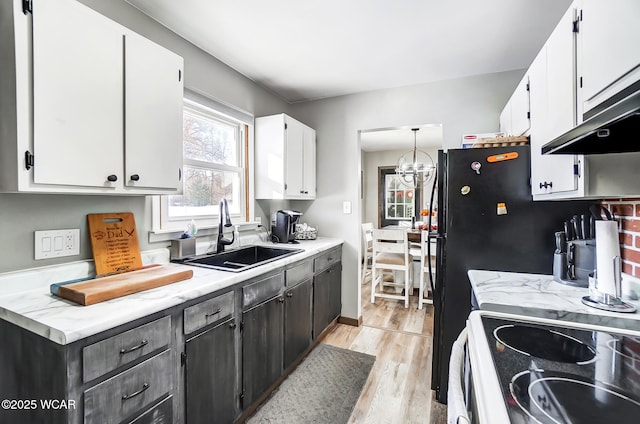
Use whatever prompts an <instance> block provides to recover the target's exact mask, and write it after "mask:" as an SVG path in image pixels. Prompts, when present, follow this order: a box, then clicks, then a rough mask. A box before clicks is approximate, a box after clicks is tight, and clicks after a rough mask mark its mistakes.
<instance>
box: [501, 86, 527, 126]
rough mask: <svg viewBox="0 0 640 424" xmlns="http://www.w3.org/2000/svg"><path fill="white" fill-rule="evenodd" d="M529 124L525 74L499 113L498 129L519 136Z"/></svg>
mask: <svg viewBox="0 0 640 424" xmlns="http://www.w3.org/2000/svg"><path fill="white" fill-rule="evenodd" d="M530 126H531V119H530V106H529V75H527V74H525V76H524V77H523V78H522V79H521V80H520V82H519V83H518V86H517V87H516V89H515V91H514V92H513V94H512V95H511V98H510V99H509V101H508V102H507V104H506V106H505V107H504V109H503V110H502V113H501V114H500V131H501V132H504V133H506V134H507V135H509V136H519V135H523V134H525V133H526V132H527V131H528V130H529V128H530Z"/></svg>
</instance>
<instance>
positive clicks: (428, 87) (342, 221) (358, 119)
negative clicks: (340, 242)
mask: <svg viewBox="0 0 640 424" xmlns="http://www.w3.org/2000/svg"><path fill="white" fill-rule="evenodd" d="M523 72H524V71H523V70H517V71H509V72H502V73H497V74H489V75H480V76H474V77H469V78H463V79H456V80H448V81H441V82H437V83H429V84H422V85H417V86H411V87H402V88H395V89H389V90H380V91H374V92H367V93H361V94H354V95H349V96H341V97H334V98H330V99H324V100H317V101H313V102H308V103H300V104H295V105H293V106H294V107H293V110H292V113H293V116H294V117H296V118H297V119H300V120H301V121H303V122H305V123H306V124H307V125H309V126H311V127H313V128H315V129H316V131H317V164H318V166H317V186H318V191H317V197H318V198H317V200H316V201H315V202H313V203H311V204H310V205H309V206H308V208H307V209H306V211H305V219H306V220H307V221H308V222H314V223H315V224H316V225H318V227H319V228H320V232H321V234H322V235H323V236H331V237H341V238H343V239H344V240H345V245H344V249H343V271H342V276H343V280H342V281H343V285H342V315H343V316H346V317H350V318H359V317H360V305H359V301H358V299H359V292H360V285H359V284H358V282H359V278H358V272H359V266H358V263H359V262H358V253H359V249H360V244H361V243H360V232H361V230H360V217H361V216H362V211H361V208H362V205H361V203H360V171H361V167H362V162H361V151H360V146H359V145H358V143H359V142H358V130H363V129H371V128H390V127H400V126H408V125H418V124H421V123H424V122H438V123H442V125H443V136H444V143H443V144H444V147H446V148H451V147H458V146H459V145H460V139H461V136H462V134H466V133H473V132H492V131H497V130H498V127H499V121H498V119H499V115H500V111H501V110H502V108H503V107H504V105H505V104H506V102H507V100H508V98H509V96H510V95H511V93H513V90H514V89H515V86H516V84H517V83H518V81H519V80H520V78H522V75H523ZM343 201H350V202H352V205H353V208H352V209H353V211H352V213H351V214H350V215H344V214H343V213H342V202H343Z"/></svg>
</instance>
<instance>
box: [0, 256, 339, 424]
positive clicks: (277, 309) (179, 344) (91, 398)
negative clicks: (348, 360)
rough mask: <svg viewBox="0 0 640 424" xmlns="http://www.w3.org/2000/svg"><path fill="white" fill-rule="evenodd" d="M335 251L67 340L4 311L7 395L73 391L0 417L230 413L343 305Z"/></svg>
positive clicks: (128, 419)
mask: <svg viewBox="0 0 640 424" xmlns="http://www.w3.org/2000/svg"><path fill="white" fill-rule="evenodd" d="M340 260H341V250H340V248H336V249H331V250H330V251H325V252H321V253H319V254H318V255H316V256H315V257H314V258H308V259H304V260H302V261H299V262H296V263H293V264H291V265H289V266H284V267H282V268H281V269H279V270H273V271H272V272H268V273H265V274H264V275H261V276H257V277H255V278H253V279H248V280H246V281H243V282H239V283H238V284H236V285H234V286H233V287H228V288H225V289H223V290H221V291H220V292H215V293H211V294H209V295H206V296H203V297H202V298H200V299H193V300H190V301H188V302H186V303H185V304H181V305H176V306H174V307H172V308H169V309H167V310H164V311H158V312H157V313H154V314H152V315H149V316H146V317H142V318H139V319H136V320H134V321H131V322H129V323H126V324H123V325H121V326H118V327H116V328H112V329H109V330H106V331H104V332H102V333H99V334H95V335H91V336H89V337H87V338H85V339H82V340H78V341H75V342H73V343H70V344H68V345H59V344H57V343H54V342H53V341H51V340H48V339H46V338H44V337H41V336H38V335H36V334H35V333H32V332H30V331H27V330H25V329H23V328H20V327H18V326H17V325H15V324H12V323H9V322H8V321H5V320H2V319H0V334H2V335H3V340H4V341H5V342H6V343H4V344H3V346H2V347H0V399H14V400H20V399H22V400H25V399H27V400H28V399H36V400H44V399H58V400H61V399H65V400H70V401H74V402H75V407H74V408H70V409H59V410H43V409H42V408H37V409H31V410H29V409H15V410H12V409H0V424H4V423H5V422H7V423H13V422H16V423H22V422H25V423H31V422H34V423H40V422H46V423H52V424H89V423H92V422H93V423H95V422H100V424H104V423H112V424H124V423H129V424H151V423H153V424H167V423H180V424H183V423H188V424H198V423H221V424H225V423H233V422H234V421H235V420H239V419H240V418H242V416H241V414H242V413H243V412H245V413H249V410H250V408H252V407H253V406H255V405H254V404H255V403H256V402H257V401H258V400H259V399H260V398H261V397H262V396H264V395H265V393H266V391H267V390H268V389H270V388H271V387H273V386H274V384H275V382H276V381H278V379H279V378H280V377H281V376H282V375H283V373H284V372H287V371H289V370H290V369H291V368H292V367H293V365H294V364H295V363H296V362H297V361H298V360H300V359H301V357H302V355H304V353H305V352H306V351H307V350H308V349H309V347H310V346H311V344H312V340H313V339H316V338H317V337H318V335H319V334H321V333H322V331H324V329H325V328H326V327H327V325H329V324H330V323H331V321H333V320H334V319H335V318H336V317H337V316H338V315H339V314H340V309H341V305H340V296H341V293H340V290H341V289H340V284H341V276H340V274H341V262H340ZM240 322H242V328H241V329H240V328H234V325H235V324H239V323H240ZM238 326H239V325H238ZM123 405H124V406H123Z"/></svg>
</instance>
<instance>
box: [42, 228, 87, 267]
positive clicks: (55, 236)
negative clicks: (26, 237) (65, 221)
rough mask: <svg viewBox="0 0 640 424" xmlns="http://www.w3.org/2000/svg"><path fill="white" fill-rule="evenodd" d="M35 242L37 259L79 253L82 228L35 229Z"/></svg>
mask: <svg viewBox="0 0 640 424" xmlns="http://www.w3.org/2000/svg"><path fill="white" fill-rule="evenodd" d="M33 244H34V257H35V259H36V260H38V259H48V258H58V257H62V256H75V255H79V254H80V229H78V228H75V229H66V230H45V231H35V233H34V243H33Z"/></svg>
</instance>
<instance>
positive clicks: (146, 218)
mask: <svg viewBox="0 0 640 424" xmlns="http://www.w3.org/2000/svg"><path fill="white" fill-rule="evenodd" d="M80 1H81V2H82V3H84V4H86V5H88V6H89V7H92V8H94V9H95V10H97V11H98V12H100V13H102V14H103V15H105V16H108V17H109V18H111V19H113V20H115V21H117V22H119V23H120V24H122V25H124V26H126V27H129V28H131V29H132V30H134V31H136V32H138V33H140V34H141V35H143V36H145V37H147V38H149V39H151V40H153V41H155V42H156V43H158V44H161V45H163V46H165V47H167V48H168V49H170V50H172V51H174V52H176V53H177V54H179V55H181V56H182V57H183V58H184V68H185V75H184V77H185V87H186V88H189V89H192V90H194V91H197V92H200V93H203V94H205V95H208V96H210V97H212V98H214V99H216V100H218V101H220V102H222V103H224V104H228V105H231V106H234V107H236V108H238V109H241V110H244V111H247V112H249V113H252V114H254V116H261V115H270V114H274V113H282V112H285V113H286V112H288V109H289V105H288V104H287V103H286V102H284V101H283V100H281V99H280V98H278V97H277V96H275V95H273V94H272V93H270V92H269V91H266V90H265V89H263V88H261V87H259V86H258V85H256V84H255V83H254V82H252V81H251V80H249V79H247V78H246V77H244V76H242V75H241V74H239V73H238V72H236V71H234V70H233V69H231V68H229V67H228V66H226V65H224V64H223V63H222V62H220V61H218V60H217V59H215V58H213V57H212V56H211V55H209V54H207V53H205V52H204V51H202V50H200V49H199V48H197V47H195V46H194V45H192V44H191V43H189V42H187V41H186V40H184V39H183V38H181V37H179V36H178V35H176V34H174V33H173V32H171V31H169V30H168V29H166V28H165V27H163V26H162V25H160V24H158V23H157V22H155V21H153V20H152V19H151V18H149V17H147V16H146V15H144V14H143V13H141V12H140V11H138V10H137V9H135V8H133V7H132V6H130V5H129V4H128V3H125V2H124V1H123V0H110V1H104V0H80ZM35 7H36V8H37V5H36V6H35ZM60 24H61V25H64V22H61V23H60ZM150 153H151V152H150ZM152 159H153V157H152V155H150V160H152ZM102 212H133V213H134V214H135V217H136V227H137V230H138V238H139V240H140V248H141V249H142V250H148V249H154V248H158V247H163V246H167V245H168V243H166V242H165V243H155V244H151V243H149V242H148V231H149V230H150V229H151V209H150V203H149V199H146V198H144V197H124V196H120V197H117V196H116V197H113V196H82V195H53V194H46V195H37V194H0V235H1V240H2V242H3V244H4V246H5V249H4V251H3V253H2V257H1V258H0V272H5V271H13V270H18V269H24V268H31V267H38V266H44V265H50V264H55V263H62V262H69V261H74V260H79V259H90V258H91V257H92V255H91V248H90V243H89V236H88V235H87V231H86V219H87V218H86V215H87V214H88V213H102ZM263 219H264V217H263ZM58 228H80V235H81V239H80V244H81V250H80V256H73V257H67V258H62V259H47V260H40V261H37V262H36V261H34V259H33V238H34V237H33V231H34V230H46V229H58Z"/></svg>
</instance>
